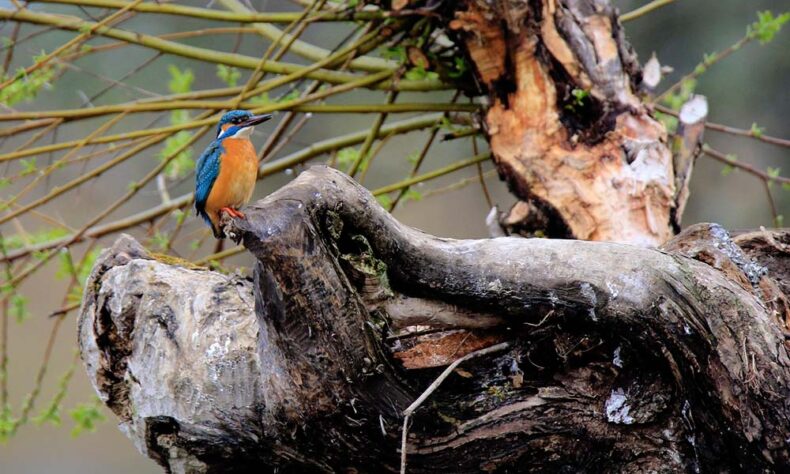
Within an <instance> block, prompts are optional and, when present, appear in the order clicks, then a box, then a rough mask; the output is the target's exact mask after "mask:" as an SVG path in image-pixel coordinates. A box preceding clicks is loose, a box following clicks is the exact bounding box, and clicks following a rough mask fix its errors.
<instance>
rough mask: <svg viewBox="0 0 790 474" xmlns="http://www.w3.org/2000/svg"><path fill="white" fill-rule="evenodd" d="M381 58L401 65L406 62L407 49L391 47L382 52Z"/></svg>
mask: <svg viewBox="0 0 790 474" xmlns="http://www.w3.org/2000/svg"><path fill="white" fill-rule="evenodd" d="M381 57H382V58H384V59H390V60H393V61H397V62H399V63H404V62H406V47H405V46H403V45H399V46H391V47H389V48H386V49H384V50H383V51H382V52H381Z"/></svg>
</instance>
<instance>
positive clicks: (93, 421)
mask: <svg viewBox="0 0 790 474" xmlns="http://www.w3.org/2000/svg"><path fill="white" fill-rule="evenodd" d="M100 404H101V401H100V400H99V399H98V398H97V399H96V400H95V401H94V402H93V403H80V404H79V405H77V406H76V407H75V408H74V409H72V410H71V411H69V416H70V417H71V419H72V420H73V421H74V428H72V430H71V436H73V437H75V438H76V437H77V436H79V435H80V434H82V433H84V432H90V433H92V432H94V431H96V425H97V424H98V423H100V422H102V421H104V419H105V418H104V415H102V413H101V411H99V407H100Z"/></svg>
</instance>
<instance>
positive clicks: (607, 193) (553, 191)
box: [447, 0, 699, 246]
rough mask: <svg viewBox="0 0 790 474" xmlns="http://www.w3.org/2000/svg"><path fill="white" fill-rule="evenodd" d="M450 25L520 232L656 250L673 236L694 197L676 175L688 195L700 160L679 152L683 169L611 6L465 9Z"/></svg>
mask: <svg viewBox="0 0 790 474" xmlns="http://www.w3.org/2000/svg"><path fill="white" fill-rule="evenodd" d="M447 23H448V25H449V28H450V29H451V30H452V31H455V32H456V34H457V35H458V36H459V43H460V44H462V45H464V49H465V51H466V52H467V54H468V55H469V57H470V58H471V60H472V63H473V65H474V69H475V72H476V77H477V79H478V81H479V83H480V84H481V85H482V86H483V88H484V90H485V91H486V92H487V94H488V96H489V99H490V106H489V107H488V109H487V111H486V113H485V121H484V124H485V131H486V134H487V136H488V140H489V143H490V146H491V151H492V153H493V156H494V159H495V162H496V165H497V168H498V170H499V173H500V175H501V176H502V177H503V178H504V179H505V180H506V181H507V183H508V184H509V186H510V188H511V191H512V192H513V193H514V194H515V195H516V196H517V197H518V198H520V199H521V200H522V201H523V202H522V203H519V204H517V206H516V207H514V208H513V209H512V210H511V213H510V216H508V218H506V220H507V221H509V227H511V228H516V229H518V230H521V231H522V232H524V233H526V234H530V233H531V232H534V231H536V230H540V231H541V232H542V233H543V234H545V235H548V236H551V237H573V238H577V239H588V240H603V241H616V242H629V243H634V244H637V245H646V246H657V245H660V244H661V243H663V242H664V241H666V240H667V239H668V238H669V237H671V236H672V234H673V224H674V223H677V222H679V218H680V215H681V214H682V208H683V206H684V204H685V200H686V198H687V196H688V190H687V189H685V188H682V187H681V192H678V191H676V182H675V181H676V180H675V173H676V172H679V173H680V174H681V176H680V178H681V179H680V183H679V184H680V185H681V186H683V184H684V183H685V182H686V177H687V176H689V175H690V173H691V168H690V166H691V163H693V157H692V155H693V154H696V153H698V151H699V150H698V149H696V148H695V147H693V146H692V147H691V148H689V149H688V150H678V153H677V154H683V153H686V152H687V153H686V155H684V156H685V158H684V159H683V160H681V163H680V164H681V165H682V166H681V167H680V168H675V167H674V166H673V157H672V153H671V151H670V147H669V145H668V143H669V141H668V140H669V139H668V137H667V132H666V130H665V128H664V126H663V125H662V124H661V123H660V122H658V121H657V120H655V119H654V118H653V117H652V116H651V111H650V108H649V107H648V106H647V105H646V104H645V103H643V101H642V97H641V95H640V93H641V90H640V87H641V71H640V68H639V64H638V62H637V60H636V55H635V53H634V52H633V50H632V49H631V47H630V46H629V45H628V43H627V42H626V40H625V35H624V33H623V30H622V27H621V25H620V24H619V21H618V19H617V15H616V11H615V9H614V8H613V7H612V6H611V5H610V3H609V2H608V1H607V0H539V1H530V2H527V1H524V0H503V1H496V2H486V1H480V0H465V1H461V2H453V8H451V9H450V11H449V13H448V18H447ZM686 165H688V166H686ZM673 218H674V221H675V222H673Z"/></svg>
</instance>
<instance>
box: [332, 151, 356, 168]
mask: <svg viewBox="0 0 790 474" xmlns="http://www.w3.org/2000/svg"><path fill="white" fill-rule="evenodd" d="M358 158H359V150H357V149H356V148H354V147H347V148H342V149H341V150H340V151H338V152H337V164H338V165H339V166H340V167H341V168H348V167H349V166H351V165H352V164H353V163H354V162H355V161H357V159H358Z"/></svg>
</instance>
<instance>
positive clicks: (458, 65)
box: [447, 56, 469, 79]
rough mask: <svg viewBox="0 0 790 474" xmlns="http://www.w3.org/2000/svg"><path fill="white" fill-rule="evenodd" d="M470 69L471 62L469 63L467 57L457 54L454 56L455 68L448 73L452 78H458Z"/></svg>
mask: <svg viewBox="0 0 790 474" xmlns="http://www.w3.org/2000/svg"><path fill="white" fill-rule="evenodd" d="M468 70H469V64H467V62H466V58H464V57H462V56H455V57H454V58H453V69H452V70H451V71H450V72H448V73H447V75H448V76H449V77H450V78H451V79H458V78H460V77H461V76H463V75H464V74H466V71H468Z"/></svg>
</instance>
